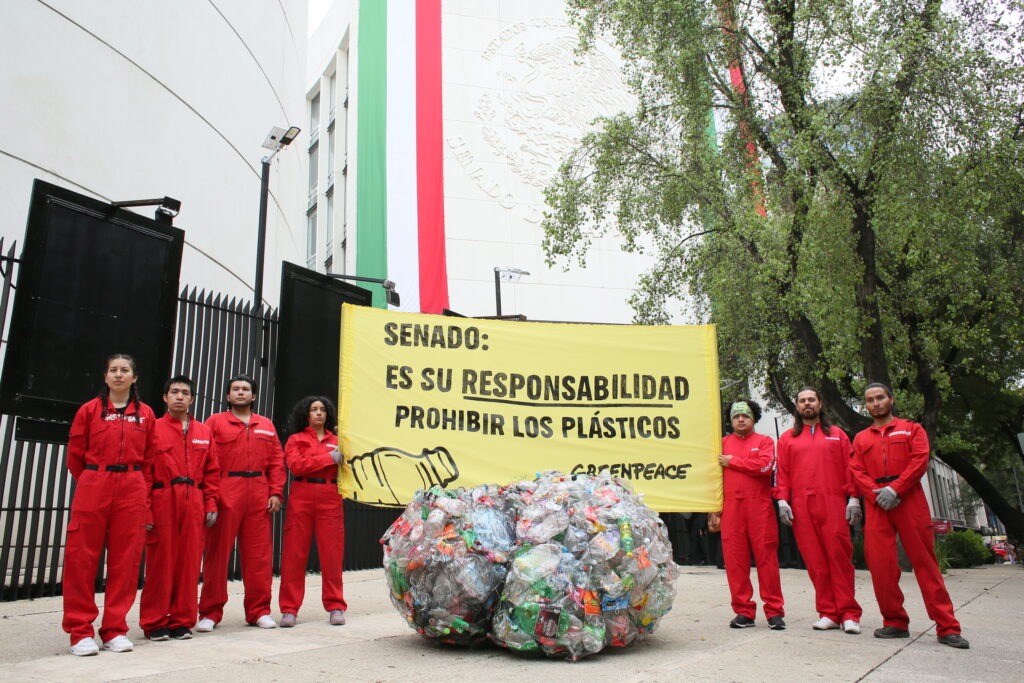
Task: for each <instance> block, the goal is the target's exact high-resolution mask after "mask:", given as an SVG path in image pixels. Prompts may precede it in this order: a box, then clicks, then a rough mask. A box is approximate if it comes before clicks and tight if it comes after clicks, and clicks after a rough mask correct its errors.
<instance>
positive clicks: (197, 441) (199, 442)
mask: <svg viewBox="0 0 1024 683" xmlns="http://www.w3.org/2000/svg"><path fill="white" fill-rule="evenodd" d="M192 443H194V444H196V445H197V446H209V445H210V441H209V439H206V440H204V439H192Z"/></svg>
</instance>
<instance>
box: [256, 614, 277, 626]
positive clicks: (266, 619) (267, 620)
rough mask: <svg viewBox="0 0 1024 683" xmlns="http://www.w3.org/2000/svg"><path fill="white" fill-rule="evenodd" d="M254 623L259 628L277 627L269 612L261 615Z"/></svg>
mask: <svg viewBox="0 0 1024 683" xmlns="http://www.w3.org/2000/svg"><path fill="white" fill-rule="evenodd" d="M256 625H257V626H259V627H260V628H277V622H276V621H274V619H273V617H271V616H270V615H269V614H264V615H263V616H262V617H260V618H259V619H257V620H256Z"/></svg>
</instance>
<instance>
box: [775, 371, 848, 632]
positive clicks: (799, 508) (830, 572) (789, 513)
mask: <svg viewBox="0 0 1024 683" xmlns="http://www.w3.org/2000/svg"><path fill="white" fill-rule="evenodd" d="M796 410H797V416H796V424H795V425H794V426H793V428H792V429H789V430H786V432H784V433H783V434H782V436H781V437H779V477H778V490H777V492H776V496H777V497H778V499H779V518H780V519H781V520H782V523H783V524H787V525H790V526H792V527H793V535H794V536H796V544H797V547H798V548H799V549H800V555H801V556H802V557H803V559H804V564H806V565H807V573H808V574H809V575H810V577H811V583H812V584H814V596H815V607H816V608H817V611H818V617H819V618H818V621H816V622H815V623H814V628H815V629H816V630H818V631H824V630H827V629H833V628H839V627H840V624H842V628H843V630H844V631H846V632H847V633H860V616H861V608H860V605H859V604H857V600H856V598H854V586H853V575H854V573H853V543H852V542H851V541H850V525H851V524H856V523H857V522H858V521H859V520H860V518H861V509H860V501H859V500H858V499H857V498H856V497H854V487H853V480H852V478H851V475H850V456H851V454H852V448H851V446H850V439H849V437H847V436H846V434H845V433H844V432H843V430H841V429H839V428H837V427H831V426H830V425H829V424H828V421H827V419H826V418H825V414H824V412H823V408H822V403H821V397H820V396H819V395H818V392H817V391H816V390H815V389H813V388H811V387H804V388H802V389H801V390H800V391H799V392H798V393H797V399H796Z"/></svg>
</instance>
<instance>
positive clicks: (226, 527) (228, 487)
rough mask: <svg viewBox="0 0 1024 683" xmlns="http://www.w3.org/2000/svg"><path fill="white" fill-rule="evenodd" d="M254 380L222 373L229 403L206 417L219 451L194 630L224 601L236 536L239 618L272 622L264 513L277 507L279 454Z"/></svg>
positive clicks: (206, 625) (209, 624)
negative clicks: (256, 404)
mask: <svg viewBox="0 0 1024 683" xmlns="http://www.w3.org/2000/svg"><path fill="white" fill-rule="evenodd" d="M255 393H256V381H255V380H254V379H253V378H252V377H249V376H248V375H236V376H235V377H232V378H231V379H230V380H229V381H228V391H227V400H228V404H229V406H230V410H228V411H226V412H223V413H217V414H216V415H213V416H211V417H210V419H209V420H207V421H206V426H207V427H209V428H210V433H211V435H212V436H213V439H214V441H215V442H216V448H217V456H218V458H219V459H220V497H219V501H218V503H217V523H216V524H214V525H213V526H211V527H210V528H209V529H207V530H206V558H205V559H204V560H203V592H202V595H201V597H200V598H199V617H200V619H199V622H198V623H197V624H196V630H197V631H199V632H201V633H205V632H208V631H212V630H213V628H214V627H215V626H216V625H217V623H219V622H220V620H221V619H222V618H223V616H224V605H225V604H227V601H228V583H227V582H228V561H229V560H230V559H231V549H232V547H233V546H234V544H235V538H237V539H238V554H239V556H240V557H241V561H242V582H243V583H244V585H245V599H244V604H245V621H246V623H248V624H250V625H255V626H259V627H260V628H276V627H277V622H276V621H274V619H273V618H272V617H271V616H270V586H271V581H272V580H273V573H272V572H273V566H272V560H273V539H272V537H271V529H270V516H271V514H273V513H275V512H277V511H278V510H280V509H281V496H282V494H283V492H284V480H285V474H284V454H283V452H282V451H281V442H280V441H279V440H278V438H277V429H275V428H274V423H273V422H271V421H270V420H269V419H268V418H266V417H263V416H262V415H257V414H256V413H255V412H253V410H252V404H253V401H255Z"/></svg>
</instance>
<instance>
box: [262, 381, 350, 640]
mask: <svg viewBox="0 0 1024 683" xmlns="http://www.w3.org/2000/svg"><path fill="white" fill-rule="evenodd" d="M337 424H338V414H337V411H336V410H335V408H334V404H333V403H331V401H330V400H329V399H327V398H326V397H323V396H307V397H306V398H304V399H302V400H300V401H299V402H298V403H297V404H296V405H295V409H294V410H293V411H292V419H291V424H290V427H291V429H290V430H289V431H291V432H292V435H291V436H290V437H288V442H287V443H286V444H285V447H284V459H285V463H286V464H287V465H288V469H289V470H290V471H291V473H292V487H291V489H290V491H289V493H288V512H287V514H286V516H285V522H284V541H283V543H282V545H283V548H282V553H281V590H280V593H279V595H278V601H279V603H280V605H281V622H280V625H281V626H282V627H285V628H288V627H291V626H294V625H295V618H296V616H297V615H298V613H299V608H300V607H302V599H303V597H304V595H305V592H306V563H307V561H308V560H309V548H310V543H311V541H312V539H313V534H314V533H315V534H316V547H317V551H318V553H319V555H320V575H321V602H322V603H323V606H324V609H325V610H326V611H327V613H328V614H329V615H330V616H329V621H330V623H331V624H332V625H334V626H341V625H343V624H344V623H345V610H346V609H348V605H347V604H346V603H345V593H344V586H343V584H342V563H343V560H344V557H345V500H344V499H343V498H342V497H341V494H340V493H338V461H339V460H340V458H341V453H340V452H339V451H338V437H337V436H336V434H335V433H334V432H333V431H332V430H335V429H337Z"/></svg>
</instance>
